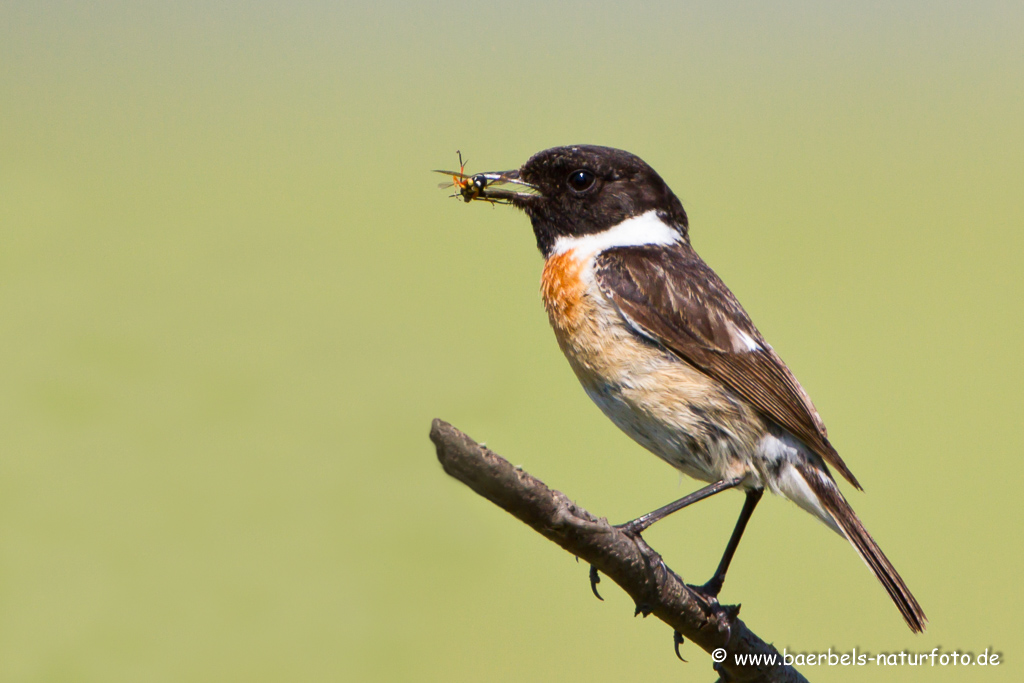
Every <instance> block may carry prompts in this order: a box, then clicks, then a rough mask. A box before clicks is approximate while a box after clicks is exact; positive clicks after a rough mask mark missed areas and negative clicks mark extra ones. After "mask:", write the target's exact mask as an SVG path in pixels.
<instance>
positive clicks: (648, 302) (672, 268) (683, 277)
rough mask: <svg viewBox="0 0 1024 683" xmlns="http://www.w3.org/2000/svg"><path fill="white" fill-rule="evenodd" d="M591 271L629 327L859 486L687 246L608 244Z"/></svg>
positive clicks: (749, 325) (776, 363) (809, 408)
mask: <svg viewBox="0 0 1024 683" xmlns="http://www.w3.org/2000/svg"><path fill="white" fill-rule="evenodd" d="M596 274H597V281H598V284H599V285H600V287H601V291H602V292H603V293H604V295H605V296H606V297H608V299H609V300H610V301H612V302H613V303H614V304H615V306H616V307H617V308H618V309H619V312H620V313H621V314H622V315H623V317H625V318H626V320H627V321H628V322H629V324H630V325H631V326H632V327H633V329H634V330H638V331H639V332H640V333H641V334H644V335H645V336H647V337H648V338H650V339H651V340H653V341H655V342H657V343H658V344H660V345H661V346H663V347H665V348H666V349H668V350H669V351H671V352H672V353H674V354H676V355H677V356H679V357H680V358H682V359H683V360H685V361H687V362H689V363H690V364H691V365H693V366H695V367H697V368H698V369H700V370H701V371H702V372H704V373H706V374H707V375H709V376H710V377H713V378H715V379H717V380H718V381H720V382H723V383H724V384H725V385H726V386H728V387H729V388H730V389H732V390H733V391H734V392H736V393H737V394H738V395H739V396H740V397H741V398H743V399H744V400H746V401H748V402H749V403H750V404H752V405H753V406H754V407H755V408H756V409H757V410H759V411H760V412H761V413H762V414H764V415H765V416H766V417H768V418H769V419H771V420H772V421H774V422H776V423H777V424H779V425H780V426H782V427H784V428H785V429H786V430H788V431H789V432H790V433H791V434H793V436H795V437H797V438H798V439H800V440H801V441H803V442H804V443H805V444H807V446H808V447H809V448H810V449H811V450H813V451H814V452H815V453H817V454H818V455H819V456H821V457H822V459H824V460H825V462H827V463H828V464H830V465H832V466H833V467H835V468H836V469H837V470H838V471H839V472H840V473H841V474H842V475H843V476H844V477H845V478H846V479H847V480H848V481H849V482H850V483H851V484H853V485H854V486H856V487H857V488H861V486H860V483H859V482H858V481H857V479H856V477H854V476H853V473H852V472H851V471H850V470H849V468H848V467H847V466H846V464H845V463H844V462H843V460H842V458H840V457H839V453H837V452H836V449H835V448H833V447H832V444H831V443H829V440H828V432H827V431H826V429H825V424H824V423H823V422H822V420H821V417H820V416H819V415H818V411H817V410H816V409H815V407H814V404H813V403H812V402H811V399H810V397H809V396H808V395H807V392H806V391H804V388H803V387H802V386H800V383H799V382H798V381H797V380H796V377H794V376H793V373H792V372H790V370H789V368H788V367H786V364H785V363H783V362H782V359H781V358H779V356H778V354H776V353H775V351H774V350H773V349H772V347H771V346H769V345H768V343H767V342H766V341H765V340H764V338H763V337H762V336H761V333H760V332H758V330H757V328H756V327H755V326H754V323H753V322H752V321H751V320H750V317H749V316H748V315H747V313H746V311H744V310H743V307H742V306H741V305H740V303H739V301H737V299H736V297H735V296H734V295H733V293H732V292H730V291H729V289H728V288H727V287H726V286H725V284H724V283H723V282H722V281H721V279H719V277H718V276H717V275H715V273H714V271H713V270H711V269H710V268H709V267H708V266H707V264H705V263H704V262H703V261H702V260H701V258H700V257H699V256H698V255H697V254H696V252H694V251H693V249H692V248H690V246H689V245H687V244H684V243H679V244H677V245H673V246H672V247H669V248H666V247H664V246H656V247H652V246H646V247H644V246H641V247H620V248H616V249H609V250H607V251H605V252H604V253H602V254H601V255H600V256H598V258H597V263H596Z"/></svg>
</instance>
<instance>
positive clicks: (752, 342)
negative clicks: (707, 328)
mask: <svg viewBox="0 0 1024 683" xmlns="http://www.w3.org/2000/svg"><path fill="white" fill-rule="evenodd" d="M726 325H727V326H728V328H729V338H730V339H731V340H732V350H733V351H734V352H736V353H745V352H750V351H759V350H760V349H761V345H760V344H758V343H757V340H756V339H754V338H753V337H751V336H750V335H749V334H747V333H746V332H744V331H743V330H741V329H740V328H739V327H737V326H736V325H735V324H733V322H732V321H731V320H729V321H727V323H726Z"/></svg>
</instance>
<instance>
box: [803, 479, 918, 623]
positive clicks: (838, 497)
mask: <svg viewBox="0 0 1024 683" xmlns="http://www.w3.org/2000/svg"><path fill="white" fill-rule="evenodd" d="M797 469H798V470H799V472H800V475H801V476H802V477H803V479H804V480H805V481H806V482H807V485H808V486H809V487H810V488H811V490H812V491H813V492H814V494H815V495H816V496H817V498H818V501H819V502H820V503H821V506H822V507H823V508H824V509H825V510H826V511H827V512H828V514H829V515H831V516H832V519H834V520H835V523H836V524H838V525H839V528H840V529H841V530H842V533H843V536H845V537H846V539H847V540H848V541H850V544H851V545H853V547H854V548H855V549H856V550H857V554H859V555H860V557H861V559H862V560H864V563H865V564H866V565H867V566H868V568H869V569H870V570H871V571H872V572H873V573H874V575H875V577H877V578H878V580H879V582H881V584H882V586H883V587H884V588H885V591H886V592H887V593H888V594H889V597H890V598H892V601H893V602H894V603H896V607H897V608H898V609H899V611H900V614H902V615H903V618H904V620H906V622H907V625H908V626H909V627H910V630H911V631H913V632H914V633H920V632H922V631H924V628H925V624H926V623H927V622H928V618H927V617H926V616H925V615H924V610H922V609H921V606H920V605H919V604H917V600H916V599H915V598H914V596H913V594H912V593H911V592H910V589H909V588H907V584H905V583H903V579H902V578H900V575H899V572H897V571H896V568H895V567H893V566H892V563H891V562H889V558H887V557H886V556H885V553H883V552H882V549H881V548H879V547H878V544H877V543H875V539H873V538H871V534H869V533H868V530H867V529H865V528H864V525H863V524H862V523H861V521H860V519H859V518H858V517H857V514H856V513H855V512H854V511H853V508H851V507H850V504H849V503H847V502H846V499H845V498H843V494H842V493H841V492H840V491H839V487H837V486H836V483H835V481H833V480H832V478H831V477H829V476H828V474H826V473H824V472H820V471H819V470H817V469H816V468H813V467H810V466H807V465H798V466H797Z"/></svg>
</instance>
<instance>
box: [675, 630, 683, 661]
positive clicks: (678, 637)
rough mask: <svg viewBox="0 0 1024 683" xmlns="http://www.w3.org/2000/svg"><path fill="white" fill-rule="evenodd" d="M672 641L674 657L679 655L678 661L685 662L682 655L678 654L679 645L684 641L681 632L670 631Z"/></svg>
mask: <svg viewBox="0 0 1024 683" xmlns="http://www.w3.org/2000/svg"><path fill="white" fill-rule="evenodd" d="M672 642H673V644H674V645H675V647H676V657H679V661H680V662H685V661H686V660H685V659H683V656H682V655H681V654H679V646H680V645H682V644H683V642H684V641H683V634H682V633H680V632H679V631H674V632H673V633H672Z"/></svg>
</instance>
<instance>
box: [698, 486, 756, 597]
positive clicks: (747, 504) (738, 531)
mask: <svg viewBox="0 0 1024 683" xmlns="http://www.w3.org/2000/svg"><path fill="white" fill-rule="evenodd" d="M763 493H764V489H751V490H749V491H747V498H746V500H744V501H743V509H742V510H741V511H740V518H739V519H737V520H736V527H735V528H734V529H733V530H732V536H730V537H729V544H728V545H727V546H725V553H723V554H722V561H721V562H719V563H718V569H716V570H715V575H714V576H712V577H711V580H710V581H708V582H707V583H705V584H704V585H703V586H700V587H699V589H700V592H701V593H703V594H705V595H708V596H711V597H714V598H717V597H718V594H719V592H721V590H722V584H723V583H725V573H726V572H727V571H729V563H730V562H732V556H733V555H735V554H736V548H738V547H739V545H740V539H741V538H742V537H743V530H744V529H746V528H747V522H748V521H750V516H751V515H752V514H754V508H756V507H757V502H758V501H759V500H761V495H762V494H763Z"/></svg>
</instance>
